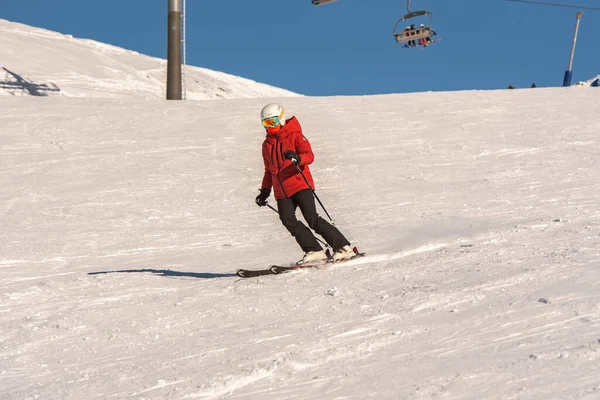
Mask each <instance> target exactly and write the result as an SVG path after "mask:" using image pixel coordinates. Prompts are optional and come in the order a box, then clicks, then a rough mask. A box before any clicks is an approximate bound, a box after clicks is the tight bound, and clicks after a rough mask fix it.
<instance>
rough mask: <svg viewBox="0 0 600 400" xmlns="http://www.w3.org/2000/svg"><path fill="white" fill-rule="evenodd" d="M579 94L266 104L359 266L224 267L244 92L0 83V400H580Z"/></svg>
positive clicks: (586, 249) (254, 243) (594, 360)
mask: <svg viewBox="0 0 600 400" xmlns="http://www.w3.org/2000/svg"><path fill="white" fill-rule="evenodd" d="M98 74H99V72H98ZM597 93H598V92H597V91H596V90H594V89H593V88H590V89H588V90H583V89H582V90H569V89H563V88H553V89H536V90H501V91H488V92H477V91H463V92H458V93H423V94H406V95H388V96H372V97H368V96H366V97H365V96H361V97H333V98H327V97H317V98H307V97H295V98H288V99H284V101H285V105H286V109H287V110H288V113H289V114H290V115H291V114H295V115H296V116H297V117H298V118H299V120H300V122H301V124H302V125H303V127H304V131H305V134H306V135H307V137H308V139H309V140H310V141H311V144H312V147H313V150H314V151H315V155H316V159H315V162H314V164H313V165H312V172H313V176H314V178H315V181H316V185H317V188H316V192H317V194H318V195H319V197H320V199H321V200H322V201H323V203H324V204H325V206H326V207H327V210H328V211H329V213H330V214H331V215H332V216H333V218H335V220H336V225H337V226H338V227H339V228H340V229H341V230H342V232H343V233H344V234H345V235H346V236H348V238H349V239H350V240H351V241H352V242H353V244H355V245H357V246H358V247H359V249H361V250H363V251H365V252H366V253H367V257H365V258H361V259H358V260H355V261H352V262H349V263H347V264H345V265H344V264H342V265H337V266H332V267H327V268H322V269H317V270H304V271H299V272H294V273H291V274H283V275H273V276H267V277H263V278H258V279H247V280H243V279H239V278H237V277H236V276H235V275H234V272H235V270H236V269H238V268H241V267H245V268H264V267H265V266H267V265H268V264H269V263H286V262H290V261H294V260H297V259H299V258H300V256H301V255H302V253H301V251H300V249H299V248H298V246H297V245H296V243H295V241H294V239H293V238H292V237H291V236H290V235H289V234H288V232H287V231H286V230H285V228H284V227H283V226H282V225H281V223H280V221H279V219H278V217H277V215H276V214H275V213H274V212H273V211H272V210H270V209H268V208H266V207H263V208H259V207H257V206H256V204H255V203H254V197H255V196H256V195H257V194H258V191H257V189H258V188H259V185H260V182H261V178H262V174H263V171H264V166H263V163H262V160H261V153H260V152H261V150H260V149H261V142H262V140H263V135H264V131H263V130H262V128H261V126H260V123H259V117H258V115H259V112H260V109H261V108H262V106H263V105H264V100H262V99H244V100H222V101H218V102H216V101H207V102H202V112H201V113H198V102H195V101H187V102H166V101H162V100H156V101H154V100H148V101H141V100H132V99H80V98H45V99H40V98H36V97H20V98H7V97H0V109H2V110H3V112H2V113H0V188H1V190H0V343H1V345H0V393H1V394H0V398H2V399H36V398H37V399H44V400H64V399H151V400H154V399H156V400H159V399H160V400H164V399H256V400H258V399H260V400H276V399H277V400H280V399H386V400H387V399H411V400H419V399H423V400H429V399H461V400H467V399H468V400H481V399H536V400H537V399H578V400H594V399H598V398H600V397H599V396H600V380H599V379H600V378H599V377H600V235H599V232H600V207H599V204H600V156H599V155H600V141H599V140H598V132H600V120H599V119H598V118H597V115H598V109H597V108H598V102H597ZM124 109H126V110H127V112H123V110H124ZM232 116H234V117H232ZM223 121H227V124H223ZM269 201H270V203H269V204H271V205H273V206H275V205H276V203H275V202H274V201H273V199H272V198H270V199H269ZM323 215H324V214H323Z"/></svg>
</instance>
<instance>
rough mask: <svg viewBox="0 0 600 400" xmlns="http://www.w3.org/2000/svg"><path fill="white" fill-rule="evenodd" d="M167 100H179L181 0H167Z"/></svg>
mask: <svg viewBox="0 0 600 400" xmlns="http://www.w3.org/2000/svg"><path fill="white" fill-rule="evenodd" d="M168 2H169V15H168V35H167V45H168V48H167V100H181V0H168Z"/></svg>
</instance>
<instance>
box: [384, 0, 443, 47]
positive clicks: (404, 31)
mask: <svg viewBox="0 0 600 400" xmlns="http://www.w3.org/2000/svg"><path fill="white" fill-rule="evenodd" d="M406 8H407V10H408V14H406V15H404V16H403V17H402V18H400V19H399V20H398V21H397V22H396V25H394V31H393V34H394V39H396V42H398V43H405V45H404V46H403V47H416V46H419V45H422V46H427V45H429V44H430V43H433V42H435V40H432V39H431V37H432V36H435V35H436V32H435V31H434V30H433V29H431V21H432V20H433V14H432V13H431V12H430V11H427V10H421V11H411V10H410V0H407V4H406ZM422 17H429V23H428V24H427V25H425V24H421V25H422V26H419V27H416V25H415V24H409V26H407V27H404V25H405V24H407V22H406V21H408V20H412V19H414V18H420V19H421V20H422ZM399 26H400V28H398V27H399Z"/></svg>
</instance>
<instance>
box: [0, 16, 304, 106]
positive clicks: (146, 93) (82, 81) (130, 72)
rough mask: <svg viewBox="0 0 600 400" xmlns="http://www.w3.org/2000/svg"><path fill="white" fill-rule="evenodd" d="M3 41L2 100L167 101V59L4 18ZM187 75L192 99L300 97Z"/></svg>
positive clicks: (215, 75) (214, 74)
mask: <svg viewBox="0 0 600 400" xmlns="http://www.w3.org/2000/svg"><path fill="white" fill-rule="evenodd" d="M0 37H1V38H2V39H1V40H0V96H2V95H12V96H19V95H32V96H50V97H54V96H66V97H112V98H120V99H122V98H131V99H162V98H165V93H166V79H167V63H166V60H163V59H159V58H154V57H149V56H146V55H143V54H139V53H137V52H135V51H131V50H126V49H123V48H120V47H116V46H111V45H108V44H105V43H100V42H97V41H94V40H89V39H80V38H74V37H73V36H71V35H64V34H60V33H58V32H53V31H48V30H45V29H40V28H35V27H31V26H28V25H23V24H19V23H15V22H10V21H6V20H3V19H0ZM165 56H166V49H165ZM183 75H184V86H183V91H184V92H185V95H186V98H187V99H192V100H211V99H239V98H256V97H270V96H273V97H274V96H279V97H288V96H294V97H295V96H299V95H298V94H296V93H293V92H290V91H287V90H285V89H280V88H276V87H273V86H269V85H265V84H262V83H258V82H255V81H252V80H250V79H244V78H241V77H238V76H234V75H229V74H225V73H223V72H219V71H213V70H210V69H206V68H199V67H194V66H187V67H186V68H185V69H184V71H183Z"/></svg>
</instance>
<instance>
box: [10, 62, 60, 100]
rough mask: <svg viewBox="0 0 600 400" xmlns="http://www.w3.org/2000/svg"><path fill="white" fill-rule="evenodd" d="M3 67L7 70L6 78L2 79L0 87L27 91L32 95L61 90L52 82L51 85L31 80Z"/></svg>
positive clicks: (46, 94)
mask: <svg viewBox="0 0 600 400" xmlns="http://www.w3.org/2000/svg"><path fill="white" fill-rule="evenodd" d="M2 69H3V70H4V71H5V72H6V80H0V89H5V90H8V91H13V92H14V91H21V92H27V93H29V94H30V95H32V96H48V92H60V89H59V87H58V86H56V85H55V84H54V83H52V84H51V86H49V85H46V84H45V83H42V84H38V83H34V82H29V81H28V80H27V79H25V78H23V77H22V76H20V75H18V74H16V73H14V72H12V71H9V70H8V69H6V68H4V67H2ZM13 94H14V93H13Z"/></svg>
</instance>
